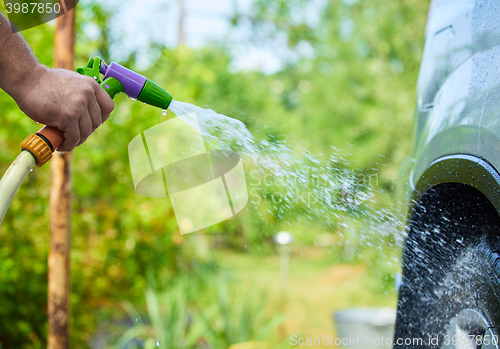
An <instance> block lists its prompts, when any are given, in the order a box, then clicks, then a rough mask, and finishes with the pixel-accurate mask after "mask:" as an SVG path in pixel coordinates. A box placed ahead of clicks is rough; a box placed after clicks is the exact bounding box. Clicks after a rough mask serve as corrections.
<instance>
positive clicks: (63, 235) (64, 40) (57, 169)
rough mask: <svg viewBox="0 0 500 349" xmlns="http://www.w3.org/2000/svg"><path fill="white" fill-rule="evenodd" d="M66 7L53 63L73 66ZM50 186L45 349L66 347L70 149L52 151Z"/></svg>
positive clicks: (72, 14)
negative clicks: (67, 151)
mask: <svg viewBox="0 0 500 349" xmlns="http://www.w3.org/2000/svg"><path fill="white" fill-rule="evenodd" d="M63 2H65V5H66V6H65V7H64V8H65V9H66V8H73V9H72V10H71V11H69V12H67V13H66V14H65V15H63V16H60V17H58V18H57V25H56V33H55V52H54V54H55V67H56V68H63V69H69V70H73V60H74V45H75V8H74V6H71V5H73V4H72V2H73V0H65V1H63ZM51 169H52V184H51V189H50V228H51V239H50V253H49V261H48V263H49V280H48V282H49V285H48V317H49V335H48V341H47V348H48V349H67V348H69V319H70V316H69V295H70V264H69V253H70V249H71V230H70V223H71V220H70V198H71V153H64V154H58V153H57V152H56V153H55V154H54V157H53V158H52V163H51Z"/></svg>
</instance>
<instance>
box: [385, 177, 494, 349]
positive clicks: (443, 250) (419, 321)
mask: <svg viewBox="0 0 500 349" xmlns="http://www.w3.org/2000/svg"><path fill="white" fill-rule="evenodd" d="M464 187H465V186H463V185H441V186H437V187H435V188H433V189H431V190H430V191H429V192H428V193H426V194H425V195H424V196H423V197H422V199H421V200H420V202H419V203H418V204H417V205H416V206H415V210H414V212H413V215H412V218H411V220H410V224H409V230H408V236H407V240H406V247H405V251H404V254H403V284H402V286H401V288H400V290H399V299H398V311H397V318H396V331H395V336H394V348H455V349H456V348H462V349H470V348H475V349H477V348H484V349H486V348H497V349H498V348H499V346H498V330H499V329H500V238H499V234H498V227H499V226H500V225H497V223H500V222H498V214H497V213H496V210H495V209H494V208H493V206H492V205H491V204H490V203H489V202H488V200H486V198H485V197H484V196H483V195H482V194H481V193H480V192H478V191H477V190H475V189H473V188H470V187H467V188H464ZM457 195H459V196H457Z"/></svg>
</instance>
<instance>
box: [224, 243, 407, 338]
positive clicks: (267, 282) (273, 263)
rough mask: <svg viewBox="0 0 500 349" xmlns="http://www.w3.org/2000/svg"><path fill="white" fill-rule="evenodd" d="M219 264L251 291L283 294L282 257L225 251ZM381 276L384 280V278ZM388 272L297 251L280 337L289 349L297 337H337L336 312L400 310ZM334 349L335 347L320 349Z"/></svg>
mask: <svg viewBox="0 0 500 349" xmlns="http://www.w3.org/2000/svg"><path fill="white" fill-rule="evenodd" d="M219 263H220V265H221V266H223V267H224V268H225V269H227V270H230V271H231V272H232V273H233V275H234V277H235V278H238V279H241V280H242V282H243V283H244V284H245V285H247V287H252V285H262V286H264V287H267V288H268V289H270V290H271V291H272V292H274V293H276V294H278V293H280V290H279V258H278V255H277V254H273V255H271V256H256V255H250V254H240V253H235V252H231V251H224V252H222V254H220V256H219ZM379 274H380V275H379ZM383 278H384V273H378V266H374V265H370V264H368V263H367V262H366V263H363V262H355V263H339V262H338V260H336V258H335V256H333V255H332V254H328V252H327V250H326V249H323V248H307V249H305V248H302V249H295V250H293V249H292V253H291V256H290V278H289V288H288V291H287V295H286V297H285V296H282V297H281V299H282V300H283V301H282V302H283V305H282V307H283V311H284V314H285V318H284V322H283V324H282V325H281V327H280V328H279V331H278V333H277V335H278V336H280V337H281V338H280V340H282V341H283V342H284V344H283V345H282V346H280V347H283V348H287V347H291V346H290V345H288V344H287V343H288V342H289V337H290V336H291V335H297V336H299V337H303V338H308V337H321V336H323V335H329V336H334V337H336V336H337V333H336V330H335V325H334V323H333V320H332V315H333V313H334V312H336V311H339V310H343V309H347V308H353V307H396V301H397V297H396V292H395V289H394V287H392V286H386V285H385V284H386V283H385V281H384V280H383ZM315 347H316V348H323V347H324V348H332V346H315Z"/></svg>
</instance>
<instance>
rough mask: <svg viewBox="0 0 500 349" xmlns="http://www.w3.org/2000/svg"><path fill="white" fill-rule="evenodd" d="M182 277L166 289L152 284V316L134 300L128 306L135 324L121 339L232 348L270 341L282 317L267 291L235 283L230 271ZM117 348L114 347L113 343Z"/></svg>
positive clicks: (147, 347)
mask: <svg viewBox="0 0 500 349" xmlns="http://www.w3.org/2000/svg"><path fill="white" fill-rule="evenodd" d="M200 276H201V278H186V277H182V276H181V277H178V278H176V279H174V281H172V282H170V283H169V285H168V286H167V287H166V288H165V289H164V290H163V291H160V290H157V289H156V286H152V285H149V286H148V287H147V289H146V307H147V316H146V317H145V318H144V317H142V316H140V314H139V312H138V311H137V310H136V308H135V307H134V306H133V305H132V304H130V303H128V302H127V303H124V305H123V306H124V308H125V310H126V311H127V313H128V316H129V317H130V320H131V321H132V323H133V326H132V327H130V328H129V329H128V330H126V331H125V333H124V334H123V335H122V336H121V338H120V339H119V340H118V343H117V345H116V346H117V347H118V348H126V347H127V346H128V347H130V344H131V343H134V344H135V345H137V347H141V348H144V349H152V348H154V347H157V346H161V347H162V348H166V349H171V348H172V349H174V348H180V347H182V348H203V347H205V346H206V344H208V345H209V347H210V348H227V347H229V346H230V345H231V344H237V343H242V342H247V341H251V340H270V336H271V335H272V334H274V331H275V330H276V328H277V327H278V325H279V324H280V322H281V318H282V316H281V315H280V312H279V310H278V309H277V306H276V304H277V303H276V302H274V303H273V299H272V298H270V297H269V294H268V292H267V291H265V290H263V289H262V290H259V289H255V288H252V289H247V288H246V287H245V286H244V285H243V284H241V283H234V282H233V283H231V282H230V280H229V278H228V277H227V275H224V274H223V275H213V274H201V275H200ZM112 347H114V346H112Z"/></svg>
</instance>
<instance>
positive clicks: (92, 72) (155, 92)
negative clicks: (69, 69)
mask: <svg viewBox="0 0 500 349" xmlns="http://www.w3.org/2000/svg"><path fill="white" fill-rule="evenodd" d="M76 71H77V72H78V73H80V74H82V75H87V76H90V77H91V78H93V79H94V80H96V81H97V82H98V83H99V84H100V85H101V87H102V88H103V89H104V90H105V91H106V92H108V93H109V95H110V96H111V98H114V97H115V95H116V94H117V93H120V92H124V93H125V94H126V95H127V96H129V97H131V98H134V99H137V100H139V101H141V102H144V103H146V104H149V105H152V106H154V107H158V108H161V109H167V108H168V107H169V105H170V103H171V102H172V96H171V95H170V93H168V92H167V91H165V90H164V89H163V88H161V87H160V86H158V85H157V84H155V83H154V82H153V81H151V80H149V79H147V78H146V77H144V76H142V75H141V74H138V73H136V72H134V71H132V70H130V69H128V68H125V67H124V66H121V65H120V64H118V63H115V62H112V63H111V64H109V65H107V64H106V63H105V62H104V61H103V60H102V59H101V58H100V57H95V58H90V59H89V61H88V62H87V65H86V66H85V67H80V68H78V69H77V70H76ZM100 74H102V75H104V77H103V78H102V82H101V79H100Z"/></svg>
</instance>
